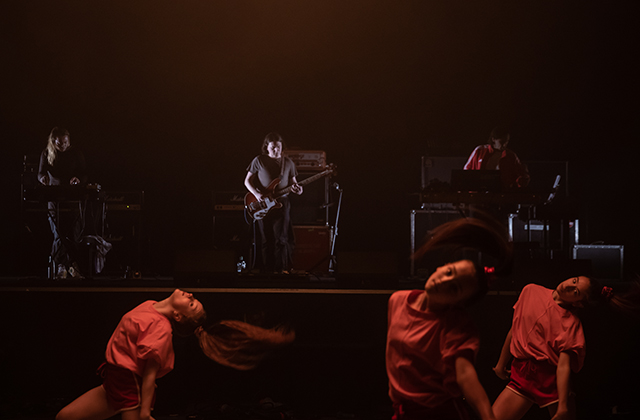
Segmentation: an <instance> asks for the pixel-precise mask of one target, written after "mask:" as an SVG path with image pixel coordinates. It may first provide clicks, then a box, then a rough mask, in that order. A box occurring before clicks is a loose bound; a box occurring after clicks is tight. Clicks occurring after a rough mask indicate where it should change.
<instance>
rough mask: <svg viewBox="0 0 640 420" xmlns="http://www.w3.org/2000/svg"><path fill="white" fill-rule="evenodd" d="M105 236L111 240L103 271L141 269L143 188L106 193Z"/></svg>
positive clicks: (121, 271)
mask: <svg viewBox="0 0 640 420" xmlns="http://www.w3.org/2000/svg"><path fill="white" fill-rule="evenodd" d="M105 204H106V206H105V208H106V210H105V211H106V216H105V226H104V239H105V240H106V241H107V242H109V243H111V245H112V248H111V250H110V251H109V252H108V253H107V255H106V258H105V265H104V269H103V273H104V274H107V275H109V274H116V275H121V274H123V273H127V272H129V271H131V272H133V271H138V272H140V271H141V270H142V267H141V265H142V207H143V204H144V192H143V191H110V192H107V193H106V196H105Z"/></svg>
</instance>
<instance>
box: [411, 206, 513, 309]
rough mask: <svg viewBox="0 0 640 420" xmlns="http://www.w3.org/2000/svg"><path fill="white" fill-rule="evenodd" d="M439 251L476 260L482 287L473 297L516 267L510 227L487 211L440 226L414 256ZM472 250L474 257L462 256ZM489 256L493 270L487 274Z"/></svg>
mask: <svg viewBox="0 0 640 420" xmlns="http://www.w3.org/2000/svg"><path fill="white" fill-rule="evenodd" d="M436 251H437V252H439V253H440V254H441V258H444V259H448V260H449V261H453V260H456V259H471V260H472V261H473V263H474V266H475V268H476V274H477V277H478V279H479V282H478V283H479V285H480V290H479V292H478V293H477V294H476V295H475V296H474V297H473V299H472V300H475V299H477V298H478V297H480V296H482V295H484V294H485V293H486V292H487V290H488V288H489V282H490V281H491V280H492V279H491V278H492V277H494V276H495V277H497V276H502V275H506V274H508V273H509V272H510V271H511V268H512V256H513V248H512V244H511V242H510V241H509V236H508V234H507V232H506V229H505V228H504V227H503V226H502V225H501V224H500V223H499V222H498V221H496V220H495V219H493V218H491V217H490V216H487V215H482V219H481V218H475V217H467V218H462V219H457V220H453V221H450V222H447V223H444V224H442V225H440V226H438V227H436V228H435V229H433V230H432V231H431V234H430V237H429V238H427V240H426V241H425V243H424V244H423V245H422V246H421V247H420V248H419V249H418V250H417V251H416V252H415V253H414V254H413V255H412V256H411V258H413V259H414V260H417V259H421V258H423V257H424V256H425V255H426V254H430V253H433V252H436ZM470 254H471V255H474V257H473V258H468V257H463V256H462V255H467V256H468V255H470ZM454 257H457V258H454ZM487 257H490V258H487ZM481 259H482V260H483V261H481ZM489 259H490V260H491V263H490V264H491V267H489V269H490V271H491V274H490V275H487V274H486V272H485V265H487V264H485V262H486V260H489ZM468 303H470V302H468Z"/></svg>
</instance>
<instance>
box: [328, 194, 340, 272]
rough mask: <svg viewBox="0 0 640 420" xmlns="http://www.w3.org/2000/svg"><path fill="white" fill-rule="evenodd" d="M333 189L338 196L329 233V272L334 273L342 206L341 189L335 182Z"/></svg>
mask: <svg viewBox="0 0 640 420" xmlns="http://www.w3.org/2000/svg"><path fill="white" fill-rule="evenodd" d="M333 187H334V188H335V189H336V190H338V192H339V193H340V195H339V196H338V208H337V209H336V221H335V224H334V226H333V229H332V232H331V254H329V272H330V273H333V272H335V271H336V255H335V249H336V237H337V236H338V221H339V219H340V207H341V206H342V188H340V185H338V183H337V182H334V183H333Z"/></svg>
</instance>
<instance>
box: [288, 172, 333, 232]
mask: <svg viewBox="0 0 640 420" xmlns="http://www.w3.org/2000/svg"><path fill="white" fill-rule="evenodd" d="M316 174H317V172H300V173H299V174H298V177H297V179H298V181H302V180H303V179H306V178H308V177H310V176H313V175H316ZM289 199H290V201H291V221H292V222H293V224H294V225H325V224H326V223H327V219H328V207H327V204H328V201H329V177H324V178H321V179H317V180H315V181H314V182H311V183H309V184H307V185H305V186H304V192H303V193H302V194H301V195H297V194H289Z"/></svg>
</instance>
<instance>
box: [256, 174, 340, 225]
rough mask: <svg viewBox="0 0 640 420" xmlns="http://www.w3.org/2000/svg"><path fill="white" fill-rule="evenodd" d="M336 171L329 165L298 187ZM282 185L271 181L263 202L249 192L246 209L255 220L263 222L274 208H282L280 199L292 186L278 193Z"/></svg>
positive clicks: (276, 181) (301, 182)
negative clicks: (278, 187)
mask: <svg viewBox="0 0 640 420" xmlns="http://www.w3.org/2000/svg"><path fill="white" fill-rule="evenodd" d="M334 171H335V166H333V165H329V167H328V169H326V170H324V171H322V172H320V173H318V174H315V175H313V176H310V177H309V178H307V179H303V180H302V181H299V182H298V185H300V186H302V185H306V184H308V183H310V182H313V181H315V180H318V179H320V178H323V177H325V176H327V175H329V174H331V173H333V172H334ZM279 183H280V179H279V178H276V179H274V180H273V181H271V184H269V186H268V187H267V188H266V190H265V192H264V193H263V194H262V197H263V198H262V201H260V200H258V199H257V198H256V196H255V195H253V194H251V193H250V192H248V193H247V194H245V196H244V207H245V208H246V209H247V213H249V216H251V217H252V218H253V219H254V220H261V219H264V217H265V216H266V215H267V214H268V213H269V212H270V211H271V209H274V208H280V207H282V204H281V203H279V202H278V198H280V197H282V196H284V195H286V194H288V193H289V192H290V191H291V186H289V187H286V188H283V189H281V190H277V191H276V187H277V186H278V184H279Z"/></svg>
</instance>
